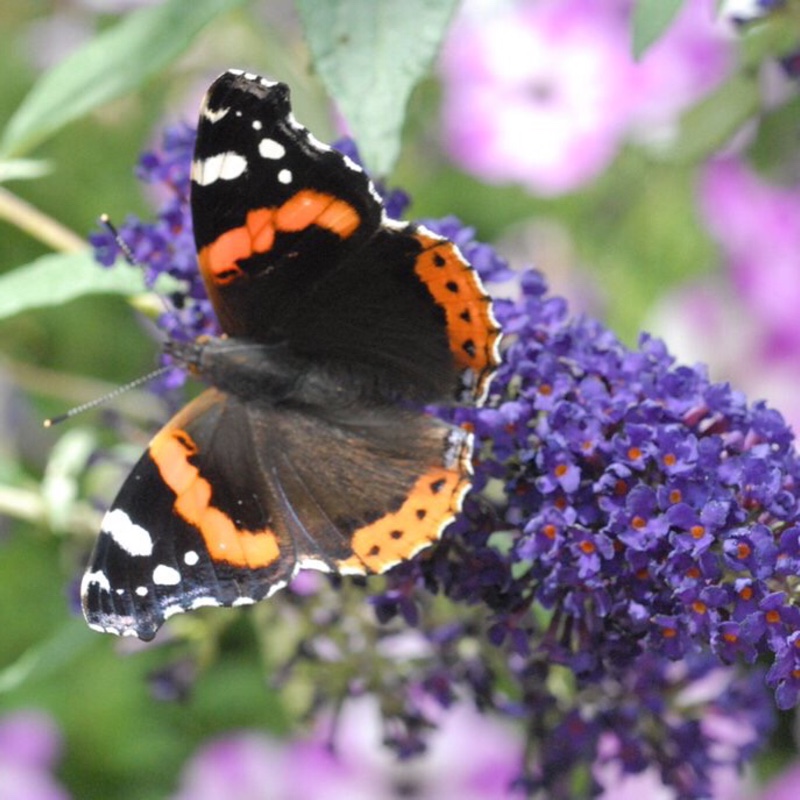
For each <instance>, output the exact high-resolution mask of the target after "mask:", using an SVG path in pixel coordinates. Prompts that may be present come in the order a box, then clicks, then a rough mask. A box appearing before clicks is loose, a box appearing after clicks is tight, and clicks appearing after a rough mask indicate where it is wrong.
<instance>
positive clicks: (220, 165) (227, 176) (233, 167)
mask: <svg viewBox="0 0 800 800" xmlns="http://www.w3.org/2000/svg"><path fill="white" fill-rule="evenodd" d="M246 171H247V159H246V158H245V157H244V156H242V155H239V153H234V152H232V151H228V152H227V153H218V154H217V155H215V156H209V157H208V158H205V159H198V160H197V161H193V162H192V180H193V181H194V182H195V183H196V184H198V185H199V186H209V185H210V184H212V183H215V182H216V181H232V180H235V179H236V178H238V177H239V176H240V175H243V174H244V173H245V172H246Z"/></svg>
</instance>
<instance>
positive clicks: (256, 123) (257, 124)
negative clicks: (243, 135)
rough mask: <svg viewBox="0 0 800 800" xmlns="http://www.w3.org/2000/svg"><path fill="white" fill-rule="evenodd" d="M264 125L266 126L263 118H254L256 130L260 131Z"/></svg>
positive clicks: (254, 128)
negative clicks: (262, 121) (262, 120)
mask: <svg viewBox="0 0 800 800" xmlns="http://www.w3.org/2000/svg"><path fill="white" fill-rule="evenodd" d="M263 127H264V126H263V124H262V123H261V120H260V119H254V120H253V130H254V131H260V130H261V129H262V128H263Z"/></svg>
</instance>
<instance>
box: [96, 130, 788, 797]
mask: <svg viewBox="0 0 800 800" xmlns="http://www.w3.org/2000/svg"><path fill="white" fill-rule="evenodd" d="M191 145H192V136H191V133H190V132H189V131H188V130H186V129H178V130H173V131H170V132H169V133H168V134H167V136H166V137H165V141H164V146H163V150H162V151H161V152H159V153H152V154H147V155H146V156H145V157H144V158H143V159H142V165H141V168H140V169H141V174H142V177H144V178H145V179H146V180H148V181H149V182H157V183H159V184H161V186H162V188H163V187H166V188H167V190H168V191H167V197H166V201H165V203H164V207H163V209H162V212H161V214H160V215H159V218H158V220H157V221H156V222H155V223H154V224H147V223H142V222H140V221H137V220H129V221H127V222H126V224H125V225H124V226H123V227H122V228H121V236H122V239H123V240H125V241H127V242H129V244H130V245H131V248H132V250H133V252H134V255H135V257H136V258H137V259H138V260H141V261H142V262H143V263H145V264H147V266H148V268H149V269H150V277H151V279H155V277H157V276H158V275H159V274H161V273H163V272H168V273H169V274H171V275H172V276H173V277H177V278H179V279H180V280H183V281H185V283H186V285H187V287H188V288H187V295H188V298H189V299H190V300H191V301H192V302H191V303H188V302H187V303H186V304H185V305H184V307H183V309H182V312H181V313H182V317H181V326H182V327H181V334H182V335H186V334H187V333H189V334H193V333H204V332H207V331H208V330H211V329H213V323H212V322H211V321H210V315H209V308H208V305H207V303H206V301H205V300H204V299H203V297H202V288H201V287H200V286H199V285H198V284H197V281H198V278H197V274H196V265H195V262H194V259H195V256H194V247H193V243H192V241H191V223H190V220H189V212H188V203H187V199H188V164H189V162H190V159H191ZM406 201H407V198H406V197H405V196H404V195H401V194H397V195H391V196H390V197H389V198H388V201H387V202H389V203H390V204H391V206H392V208H393V211H394V212H395V213H396V212H398V211H399V210H401V209H402V208H403V207H404V205H405V203H406ZM425 224H426V225H427V226H428V227H429V228H431V229H432V230H434V231H435V232H438V233H441V234H443V235H446V236H448V237H449V238H451V239H452V240H454V241H455V242H456V244H458V245H459V247H460V248H461V249H462V251H463V253H464V254H465V256H466V257H467V258H468V259H469V260H470V261H471V262H472V263H473V265H474V266H475V268H476V269H477V270H478V271H479V273H480V274H481V275H482V277H483V279H484V281H485V282H486V283H487V285H488V287H489V288H490V290H491V291H492V292H493V294H495V296H496V297H497V296H499V297H501V298H502V299H496V300H495V313H496V316H497V318H498V320H499V321H500V323H501V324H502V326H503V329H504V333H505V343H506V346H505V349H504V357H503V364H502V366H501V367H500V369H499V371H498V373H497V375H496V377H495V380H494V382H493V384H492V390H491V394H490V398H489V402H488V403H487V404H486V406H485V407H483V408H480V409H472V408H455V409H445V410H443V411H441V413H444V414H445V415H447V416H448V417H449V418H450V419H452V420H453V421H454V422H455V423H456V424H459V425H464V426H467V427H469V428H471V429H472V430H473V431H474V433H475V437H476V454H475V463H474V466H475V480H474V489H473V492H472V493H471V495H470V496H469V497H468V498H467V501H466V503H465V509H464V513H463V514H462V515H460V517H459V518H458V519H457V520H456V522H455V523H454V524H452V525H451V526H450V528H449V529H448V530H447V531H446V532H445V535H444V537H443V540H442V542H441V543H440V544H439V545H438V546H437V547H435V548H433V549H432V550H431V551H428V552H427V553H425V554H424V555H423V556H422V557H420V558H418V559H417V560H415V561H414V562H413V563H410V564H404V565H401V566H400V567H398V568H397V569H395V570H393V571H392V572H391V573H390V574H389V575H388V576H387V577H386V579H385V581H386V582H385V583H384V584H381V580H382V579H376V583H375V584H372V583H370V586H373V587H374V586H375V585H376V584H377V586H378V587H381V586H382V587H383V588H382V589H380V588H379V590H378V591H379V593H377V594H376V590H375V589H374V588H372V590H371V597H370V600H369V603H370V604H371V605H372V607H373V610H374V617H377V620H378V621H379V622H380V623H381V624H380V625H377V626H376V624H375V619H374V617H370V616H369V615H367V614H365V613H364V603H363V601H362V600H361V599H360V598H361V596H360V595H358V597H359V602H358V605H357V607H356V606H354V604H353V599H352V598H353V594H352V592H349V591H348V592H337V591H334V590H332V589H331V588H330V586H329V585H328V580H327V579H325V578H321V577H318V579H317V581H316V583H315V582H314V581H311V583H309V584H308V586H301V583H302V576H301V580H300V581H299V582H298V583H297V585H296V586H295V588H294V590H291V589H290V590H289V591H287V592H285V593H282V594H280V595H276V597H274V598H272V599H271V600H270V601H269V604H271V607H273V608H274V609H278V610H279V609H281V608H282V607H283V608H285V609H286V610H287V616H286V620H287V624H286V628H285V629H284V628H281V627H280V617H279V616H278V619H277V622H276V623H275V624H272V623H271V624H270V626H269V630H267V629H266V628H265V630H264V632H263V635H264V636H265V637H267V636H270V635H276V636H277V635H280V636H284V635H286V636H292V635H294V636H295V637H296V638H297V639H298V644H297V650H296V653H295V655H294V656H293V657H292V658H291V659H290V660H289V661H288V662H287V663H286V664H285V665H283V666H282V667H281V669H279V670H278V671H277V672H276V680H280V681H283V682H286V681H289V680H292V679H294V678H295V677H298V676H299V677H303V678H304V679H305V680H308V679H309V676H311V680H312V681H313V685H314V686H315V691H316V692H317V693H318V695H317V696H316V700H318V701H332V702H334V703H338V702H340V701H341V700H342V699H343V697H344V696H346V695H365V694H374V695H375V696H376V697H377V698H378V699H379V701H380V707H381V710H382V713H383V716H384V736H383V740H384V742H385V743H387V744H388V745H390V746H391V747H393V748H394V749H395V750H396V751H397V752H398V753H399V754H400V755H401V756H403V757H409V756H412V755H415V754H418V753H419V752H421V751H423V750H424V749H425V747H426V741H427V738H428V734H429V732H430V729H431V727H432V726H433V725H435V724H436V722H437V719H438V716H439V715H440V712H441V710H442V709H447V708H450V707H451V706H454V705H456V704H458V703H460V702H464V701H468V702H471V703H472V704H473V705H475V706H476V707H477V708H478V709H480V710H483V711H487V712H488V711H492V712H495V713H497V714H500V715H503V716H505V717H507V718H509V719H511V720H514V721H515V723H516V724H517V726H518V728H519V729H520V730H521V731H522V732H523V735H524V738H525V743H524V746H523V743H521V744H520V769H519V779H518V781H517V786H518V788H521V789H523V790H525V791H527V792H529V793H534V792H536V791H537V790H542V791H543V792H545V795H546V796H547V797H551V798H560V797H564V798H568V797H573V796H575V791H576V790H575V787H576V785H580V786H583V787H584V790H583V791H584V793H586V794H591V793H593V792H594V793H597V792H599V791H600V790H601V788H602V780H601V778H600V777H599V776H600V773H601V772H602V768H603V766H604V765H608V764H609V763H613V764H615V765H617V766H618V767H620V768H621V769H622V771H623V772H624V773H629V774H634V773H640V772H642V771H643V770H645V769H646V768H651V769H652V768H655V769H657V770H658V771H659V773H660V776H661V779H662V781H663V782H664V783H665V784H666V785H668V786H671V787H673V789H674V791H675V793H676V796H679V797H687V798H688V797H701V796H706V795H708V794H709V792H710V791H711V790H712V789H711V787H712V786H713V774H714V770H715V769H716V768H718V767H719V766H720V765H726V766H728V767H731V768H735V767H738V766H739V765H741V764H742V763H744V762H745V761H746V760H747V759H749V758H751V757H752V755H753V753H754V751H755V750H756V749H757V748H758V746H759V745H761V744H763V743H764V739H765V737H766V736H767V734H768V732H769V730H770V728H771V725H772V707H773V705H772V702H771V700H770V698H769V695H768V693H767V691H766V688H765V684H766V686H767V687H769V689H770V690H771V691H772V693H774V697H775V700H776V702H777V705H778V707H779V708H782V709H788V708H791V707H793V706H794V705H795V704H796V703H797V700H798V693H799V692H800V598H798V592H797V586H798V575H800V519H799V517H800V458H799V457H798V455H797V453H796V452H795V449H794V442H793V437H792V434H791V431H790V430H789V428H788V427H787V425H786V423H785V422H784V420H783V418H782V417H781V415H780V414H779V413H778V412H777V411H775V410H773V409H771V408H768V407H767V406H765V405H764V404H761V403H757V404H755V405H748V403H747V402H746V400H745V398H744V397H743V396H742V395H741V394H740V393H738V392H736V391H735V390H734V389H732V388H731V387H730V386H728V385H721V384H714V383H712V382H710V381H709V379H708V378H707V376H706V374H705V372H704V371H703V369H701V368H697V367H688V366H680V365H678V364H676V363H675V362H674V360H673V359H672V358H671V357H670V354H669V353H668V352H667V351H666V349H665V347H664V345H663V344H662V343H661V342H660V341H658V340H656V339H653V338H651V337H649V336H646V335H644V336H642V337H641V340H640V342H639V345H638V347H636V348H630V347H627V346H625V345H624V344H623V343H621V342H620V341H619V340H618V339H617V338H616V336H614V335H613V334H612V333H611V332H610V331H609V330H607V329H606V328H604V327H603V325H602V324H600V323H599V322H597V321H595V320H592V319H589V318H584V317H577V318H576V317H572V316H570V314H569V309H568V308H567V306H566V303H565V302H564V301H563V300H562V299H560V298H558V297H552V296H550V295H548V293H547V289H546V286H545V284H544V282H543V279H542V277H541V275H540V274H539V273H537V272H536V271H534V270H529V269H526V270H514V269H512V268H511V267H510V266H509V265H508V264H507V263H505V262H504V261H503V260H502V259H500V258H499V257H498V256H497V254H496V253H495V252H494V251H493V250H492V249H491V248H490V247H489V246H487V245H485V244H481V243H480V242H478V241H476V240H475V238H474V234H473V231H472V230H471V229H469V228H466V227H464V226H463V225H462V224H461V223H460V222H458V221H457V220H456V219H453V218H447V219H443V220H426V221H425ZM94 242H95V246H96V247H97V252H98V258H99V259H100V260H101V261H102V262H104V263H110V262H111V261H112V260H113V258H114V256H115V255H117V253H116V252H115V247H116V245H115V243H114V242H113V240H112V239H111V238H109V237H108V236H107V235H100V236H97V237H95V239H94ZM379 266H380V265H376V268H379ZM187 310H190V312H189V313H190V315H189V316H187ZM191 315H194V316H191ZM191 320H194V324H193V325H192V324H189V322H190V321H191ZM167 327H168V331H169V332H170V333H171V332H172V330H171V329H170V328H169V324H168V326H167ZM332 580H333V586H334V587H336V586H338V585H339V583H338V581H340V579H337V578H334V579H332ZM320 585H322V586H323V588H322V589H319V590H318V589H317V588H316V587H317V586H320ZM348 585H350V584H349V583H348ZM281 604H284V606H282V605H281ZM298 609H301V610H303V609H304V610H305V614H306V622H307V624H306V625H305V626H298V624H297V611H298ZM289 612H290V613H289ZM272 613H275V614H278V615H279V611H275V612H272ZM276 631H277V633H276ZM282 650H283V651H284V652H285V651H286V647H285V646H284V647H283V648H282ZM757 663H758V665H762V664H763V665H766V671H765V672H764V671H762V668H761V667H760V666H757ZM709 686H711V687H713V691H711V692H709V691H707V689H708V687H709ZM334 687H335V688H334ZM698 687H706V691H705V692H703V691H702V690H701V689H700V688H698ZM720 720H724V721H727V722H728V723H732V724H733V725H734V726H735V728H736V730H737V731H738V733H739V735H738V737H731V736H729V735H726V734H723V733H721V732H720V730H721V728H722V727H724V726H721V725H720V724H718V723H719V722H720ZM523 750H524V753H525V756H524V759H523V757H522V755H521V754H522V752H523Z"/></svg>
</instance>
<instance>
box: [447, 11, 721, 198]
mask: <svg viewBox="0 0 800 800" xmlns="http://www.w3.org/2000/svg"><path fill="white" fill-rule="evenodd" d="M630 9H631V3H630V2H628V0H607V1H606V2H597V0H516V2H511V3H507V4H503V5H502V6H500V7H498V5H497V4H496V3H495V4H492V3H489V4H486V8H483V9H481V8H480V7H478V6H477V5H470V4H467V6H466V8H465V10H464V12H463V13H462V15H461V16H460V17H459V19H458V20H457V21H456V23H455V24H454V26H453V27H452V29H451V31H450V35H449V37H448V40H447V42H446V45H445V47H444V50H443V53H442V59H441V74H442V83H443V90H444V97H443V138H444V145H445V148H446V149H447V151H448V153H449V154H450V155H451V157H452V158H453V159H454V160H455V161H456V162H457V163H458V164H459V165H460V166H461V167H462V168H464V169H465V170H467V171H470V172H473V173H474V174H476V175H477V176H479V177H480V178H482V179H484V180H488V181H492V182H507V181H513V182H519V183H521V184H523V185H524V186H525V187H526V188H528V189H530V190H531V191H533V192H537V193H540V194H544V195H554V194H560V193H563V192H568V191H572V190H574V189H576V188H578V187H579V186H581V185H583V184H584V183H586V182H588V181H590V180H592V179H593V178H595V177H597V176H598V175H599V174H600V173H601V172H602V171H603V170H604V169H605V168H606V167H607V166H608V165H609V164H610V162H611V161H612V160H613V158H614V157H615V156H616V154H617V152H618V150H619V148H620V146H621V145H622V143H623V141H624V139H625V138H626V137H627V136H628V135H629V134H630V133H631V131H632V129H633V128H634V126H638V127H639V128H640V129H641V128H643V127H649V131H648V133H649V135H651V136H653V137H654V138H656V139H659V138H663V136H659V135H655V134H654V132H653V129H654V128H656V127H658V126H662V127H663V126H665V125H666V126H668V127H670V128H671V127H674V121H675V117H676V115H677V114H678V113H680V112H681V111H683V110H684V109H685V108H686V107H687V106H688V105H689V104H691V103H692V102H695V101H696V100H697V99H699V98H700V97H701V96H702V95H703V94H705V93H706V92H707V91H709V90H710V89H711V88H713V87H714V86H715V85H717V84H718V83H719V82H720V81H721V80H722V79H723V78H724V77H725V75H726V74H727V71H728V69H729V68H730V62H731V55H732V50H731V47H732V43H731V42H730V41H728V39H727V37H726V36H725V35H724V32H723V31H722V30H721V29H720V27H719V26H717V25H716V24H715V23H714V22H713V0H688V2H687V4H686V7H685V8H684V10H683V11H682V12H681V14H680V15H679V17H678V19H677V20H676V22H675V24H674V25H673V27H672V28H671V29H670V30H669V32H668V33H667V34H666V35H665V36H664V38H663V39H662V40H661V41H659V42H658V43H657V45H656V46H654V47H653V48H652V49H651V50H650V51H649V52H648V53H647V55H646V56H645V58H644V59H643V60H642V61H641V62H639V63H637V62H635V61H634V60H633V57H632V55H631V39H630Z"/></svg>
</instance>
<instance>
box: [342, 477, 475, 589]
mask: <svg viewBox="0 0 800 800" xmlns="http://www.w3.org/2000/svg"><path fill="white" fill-rule="evenodd" d="M469 486H470V480H469V478H468V477H467V476H465V475H463V474H461V473H460V472H457V471H455V470H449V469H445V468H444V467H436V468H434V469H432V470H430V471H429V472H427V473H425V475H423V476H422V477H421V478H420V479H419V480H418V481H417V482H416V483H415V484H414V487H413V489H412V490H411V492H410V493H409V495H408V499H407V500H406V501H405V502H404V503H403V505H402V506H400V508H399V509H398V510H397V511H395V512H393V513H391V514H386V516H384V517H381V518H380V519H379V520H376V521H375V522H373V523H372V524H370V525H366V526H364V527H363V528H359V529H358V530H356V531H354V533H353V541H352V543H351V546H352V548H353V555H352V556H351V557H350V558H348V559H345V560H344V561H340V562H338V564H337V568H338V569H339V570H341V571H342V572H344V573H350V574H353V573H357V572H360V573H365V572H385V571H386V570H387V569H389V568H391V567H393V566H394V565H395V564H398V563H399V562H401V561H405V560H406V559H408V558H411V557H412V556H413V555H415V554H416V553H417V552H419V551H420V550H423V549H424V548H426V547H428V546H429V545H431V544H433V542H435V541H436V540H437V539H438V538H439V537H440V536H441V534H442V530H443V529H444V528H445V527H446V526H447V524H448V523H449V522H450V521H451V520H452V519H453V518H454V517H455V515H456V514H457V513H458V512H459V510H460V509H461V501H462V499H463V496H464V494H465V493H466V491H467V489H468V488H469Z"/></svg>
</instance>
